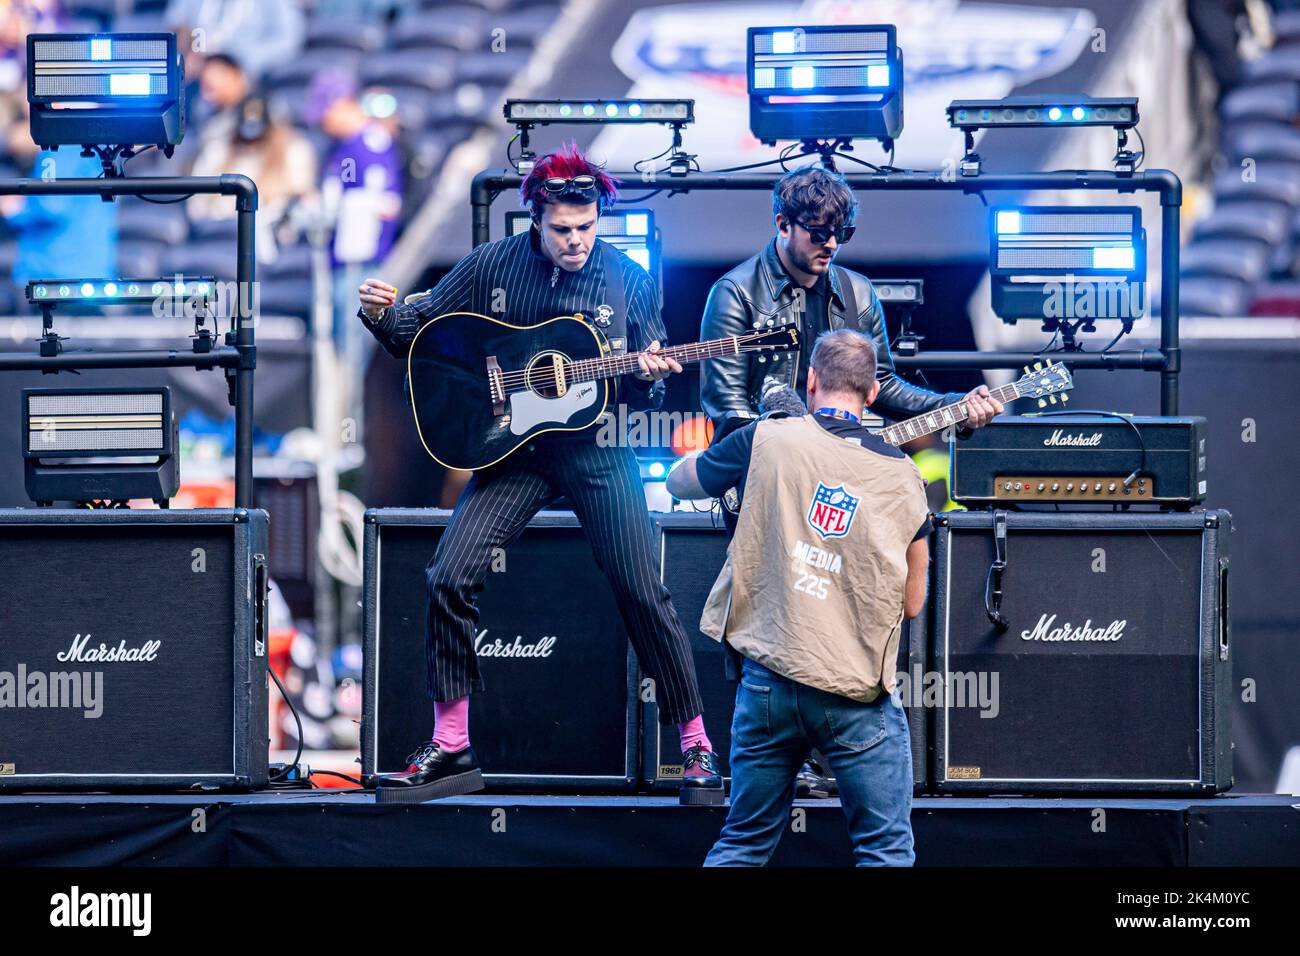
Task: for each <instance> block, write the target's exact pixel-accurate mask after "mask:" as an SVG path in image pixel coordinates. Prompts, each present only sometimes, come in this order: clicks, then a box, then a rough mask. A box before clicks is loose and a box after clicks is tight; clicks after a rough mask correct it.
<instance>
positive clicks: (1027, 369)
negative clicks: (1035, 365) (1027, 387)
mask: <svg viewBox="0 0 1300 956" xmlns="http://www.w3.org/2000/svg"><path fill="white" fill-rule="evenodd" d="M1025 374H1026V375H1028V374H1029V366H1028V365H1026V366H1025Z"/></svg>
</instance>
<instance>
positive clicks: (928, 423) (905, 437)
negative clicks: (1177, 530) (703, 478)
mask: <svg viewBox="0 0 1300 956" xmlns="http://www.w3.org/2000/svg"><path fill="white" fill-rule="evenodd" d="M1072 388H1074V379H1073V378H1072V377H1071V376H1070V370H1069V369H1068V368H1066V367H1065V366H1064V365H1062V364H1060V363H1059V362H1051V361H1049V362H1048V363H1047V364H1046V365H1043V363H1042V362H1038V363H1036V364H1035V365H1034V367H1033V368H1030V367H1029V366H1028V365H1026V366H1025V374H1024V375H1022V376H1020V378H1019V379H1017V380H1016V381H1014V382H1012V383H1010V384H1009V385H1000V386H998V387H997V388H994V389H990V390H989V394H990V395H992V396H993V397H994V398H996V399H997V400H998V401H999V402H1002V403H1003V404H1004V405H1005V404H1006V403H1007V402H1011V401H1014V400H1015V399H1017V398H1036V399H1038V406H1039V407H1040V408H1042V407H1044V406H1046V405H1049V404H1051V405H1055V404H1056V403H1057V401H1056V396H1057V394H1058V393H1059V394H1060V396H1061V404H1064V403H1065V402H1067V401H1069V398H1070V396H1069V395H1066V394H1065V393H1066V392H1068V391H1069V390H1070V389H1072ZM969 414H970V412H969V410H968V409H967V407H966V403H965V402H964V401H961V402H953V403H952V404H951V405H944V406H941V407H940V408H936V409H934V410H933V411H930V412H926V413H925V414H924V415H917V416H916V417H914V418H909V419H906V420H905V421H901V422H898V423H897V424H894V425H890V426H888V427H886V428H880V429H876V430H875V431H873V432H872V434H873V435H876V436H878V437H880V438H883V439H884V440H885V441H887V442H889V444H891V445H902V444H906V443H907V442H909V441H912V440H913V439H916V438H923V437H925V436H926V435H933V434H934V433H935V432H938V431H943V430H944V429H945V428H948V427H949V426H955V425H960V424H961V423H962V422H964V421H965V420H966V417H967V416H968V415H969ZM722 507H723V508H724V509H725V510H726V511H728V512H729V513H730V514H731V515H732V516H735V515H737V514H739V512H740V496H739V494H738V493H737V492H736V489H735V488H730V489H728V490H727V491H726V492H725V493H724V494H723V496H722Z"/></svg>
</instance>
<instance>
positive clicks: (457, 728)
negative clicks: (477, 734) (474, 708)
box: [433, 696, 469, 753]
mask: <svg viewBox="0 0 1300 956" xmlns="http://www.w3.org/2000/svg"><path fill="white" fill-rule="evenodd" d="M433 742H434V743H435V744H438V745H439V746H440V747H442V749H443V750H445V751H447V752H448V753H457V752H459V751H461V750H464V749H465V748H466V747H468V746H469V697H468V696H466V697H457V698H456V699H455V700H435V701H434V702H433Z"/></svg>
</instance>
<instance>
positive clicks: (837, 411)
mask: <svg viewBox="0 0 1300 956" xmlns="http://www.w3.org/2000/svg"><path fill="white" fill-rule="evenodd" d="M813 414H814V415H829V416H830V417H831V418H842V419H844V420H845V421H846V422H853V424H855V425H861V424H862V419H860V418H858V416H857V415H854V414H853V413H852V412H846V411H845V410H844V409H842V408H830V407H829V406H826V407H823V408H819V409H817V411H815V412H813Z"/></svg>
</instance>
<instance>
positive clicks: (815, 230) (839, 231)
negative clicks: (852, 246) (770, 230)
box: [790, 219, 858, 246]
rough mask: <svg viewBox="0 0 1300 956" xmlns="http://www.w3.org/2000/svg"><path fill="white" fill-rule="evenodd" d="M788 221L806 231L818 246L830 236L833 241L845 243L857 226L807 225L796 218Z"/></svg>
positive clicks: (824, 242)
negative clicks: (832, 237)
mask: <svg viewBox="0 0 1300 956" xmlns="http://www.w3.org/2000/svg"><path fill="white" fill-rule="evenodd" d="M790 221H791V222H793V223H794V224H795V225H796V226H799V227H800V228H802V229H803V231H804V232H806V233H808V238H809V239H811V240H812V241H813V243H814V244H816V245H819V246H823V245H825V244H826V243H827V241H829V239H830V237H831V236H834V237H835V241H836V242H838V243H840V244H843V243H846V242H848V241H849V240H850V239H852V238H853V233H854V232H856V231H857V228H858V227H857V226H837V227H835V228H834V229H832V228H831V227H830V226H809V225H806V224H804V223H802V222H800V221H799V220H798V219H791V220H790Z"/></svg>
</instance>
